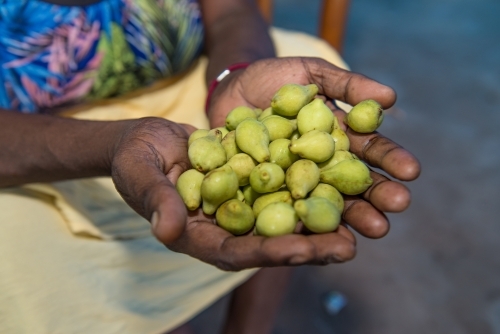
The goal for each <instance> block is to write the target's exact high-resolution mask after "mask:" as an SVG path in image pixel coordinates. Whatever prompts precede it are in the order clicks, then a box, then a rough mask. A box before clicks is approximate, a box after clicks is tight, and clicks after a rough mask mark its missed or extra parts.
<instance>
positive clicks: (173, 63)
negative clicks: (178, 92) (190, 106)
mask: <svg viewBox="0 0 500 334" xmlns="http://www.w3.org/2000/svg"><path fill="white" fill-rule="evenodd" d="M202 42H203V26H202V21H201V14H200V10H199V7H198V4H197V2H196V1H195V0H100V1H99V0H50V1H49V0H44V1H42V0H0V107H1V108H4V109H11V110H19V111H22V112H28V113H29V112H31V113H33V112H40V111H43V110H44V109H50V108H52V107H57V106H62V105H68V104H74V103H77V102H81V101H86V100H93V99H99V98H106V97H112V96H117V95H121V94H124V93H127V92H129V91H132V90H134V89H136V88H140V87H143V86H145V85H147V84H149V83H151V82H153V81H155V80H157V79H159V78H164V77H168V76H171V75H172V74H175V73H177V72H179V71H182V70H184V69H186V68H187V67H188V66H189V65H190V64H191V63H192V62H193V60H194V59H195V58H196V57H197V56H198V54H199V52H200V50H201V47H202Z"/></svg>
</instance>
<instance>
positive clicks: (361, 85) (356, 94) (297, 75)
mask: <svg viewBox="0 0 500 334" xmlns="http://www.w3.org/2000/svg"><path fill="white" fill-rule="evenodd" d="M226 79H227V80H226ZM226 79H224V80H223V81H222V82H221V83H220V85H219V86H218V87H217V89H216V90H215V91H214V95H213V97H212V99H211V105H210V108H209V118H210V124H211V126H212V127H216V126H221V125H223V124H224V120H225V117H226V115H227V114H228V113H229V112H230V111H231V110H232V109H233V108H235V107H237V106H240V105H247V106H250V107H258V108H262V109H264V108H267V107H269V106H270V102H271V99H272V97H273V95H274V93H275V92H276V91H278V89H279V88H280V87H281V86H283V85H284V84H287V83H296V84H302V85H305V84H311V83H314V84H316V85H317V86H318V88H319V93H318V94H320V95H322V96H324V97H326V99H327V100H340V101H343V102H345V103H348V104H350V105H355V104H357V103H359V102H361V101H363V100H365V99H374V100H376V101H378V102H379V103H380V104H381V105H382V107H383V108H384V109H387V108H389V107H391V106H392V105H394V103H395V102H396V93H395V92H394V90H393V89H392V88H390V87H388V86H385V85H382V84H380V83H378V82H376V81H374V80H372V79H369V78H367V77H365V76H363V75H360V74H357V73H353V72H349V71H346V70H343V69H340V68H338V67H336V66H334V65H332V64H331V63H328V62H327V61H325V60H322V59H319V58H303V57H293V58H271V59H264V60H261V61H257V62H255V63H253V64H251V65H250V66H249V67H247V68H246V69H245V70H239V71H236V72H234V73H232V74H230V75H229V76H228V77H226ZM328 105H329V106H330V107H331V109H332V110H333V111H334V113H335V114H336V116H337V117H338V118H339V121H340V122H339V123H340V124H341V125H342V126H344V129H345V125H344V124H343V118H344V114H345V113H344V112H343V111H341V110H338V109H336V108H335V106H334V104H332V103H331V102H330V103H328ZM347 135H348V137H349V139H350V142H351V148H350V150H351V151H352V152H353V153H355V154H356V155H357V156H358V157H359V158H360V159H362V160H364V161H365V162H366V163H368V164H369V165H370V166H372V167H374V168H379V169H381V170H383V171H385V172H386V173H387V174H389V175H390V176H392V177H394V178H395V179H397V180H400V181H412V180H414V179H416V178H417V177H418V176H419V174H420V163H419V162H418V160H417V159H416V158H415V157H414V156H413V155H412V154H411V153H410V152H408V151H407V150H405V149H404V148H402V147H401V146H400V145H398V144H396V143H394V142H393V141H391V140H390V139H388V138H386V137H384V136H382V135H381V134H379V133H378V132H375V133H371V134H360V133H356V132H354V131H352V130H350V129H348V130H347ZM371 174H372V175H371V176H372V178H373V180H374V182H373V184H372V186H371V187H370V188H369V189H368V190H367V191H366V192H364V193H363V194H361V195H360V196H345V209H344V212H343V220H344V221H345V222H346V223H347V224H348V225H349V226H351V227H352V228H353V229H354V230H356V231H357V232H358V233H360V234H361V235H364V236H366V237H370V238H380V237H383V236H384V235H386V234H387V233H388V231H389V221H388V219H387V217H386V216H385V215H384V212H401V211H404V210H405V209H406V208H407V207H408V206H409V204H410V200H411V196H410V191H409V190H408V188H407V187H406V186H405V185H403V184H402V183H401V182H397V181H393V180H390V179H388V178H387V177H385V176H383V175H382V174H380V173H377V172H375V171H372V173H371ZM331 247H334V246H331Z"/></svg>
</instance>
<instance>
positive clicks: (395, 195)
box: [363, 171, 411, 212]
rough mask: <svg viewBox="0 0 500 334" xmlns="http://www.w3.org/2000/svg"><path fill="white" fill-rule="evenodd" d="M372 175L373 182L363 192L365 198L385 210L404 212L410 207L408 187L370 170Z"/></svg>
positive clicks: (379, 208)
mask: <svg viewBox="0 0 500 334" xmlns="http://www.w3.org/2000/svg"><path fill="white" fill-rule="evenodd" d="M370 177H371V178H372V180H373V183H372V185H371V186H370V188H368V190H367V191H365V192H364V193H363V198H364V199H366V200H367V201H369V202H370V203H371V204H372V205H373V206H374V207H376V208H377V209H378V210H380V211H383V212H402V211H404V210H406V209H407V208H408V206H409V205H410V202H411V195H410V191H409V190H408V188H406V187H405V186H404V185H403V184H401V183H399V182H394V181H391V180H389V179H388V178H387V177H385V176H383V175H381V174H379V173H376V172H373V171H371V172H370Z"/></svg>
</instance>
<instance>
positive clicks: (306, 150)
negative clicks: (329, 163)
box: [289, 130, 335, 163]
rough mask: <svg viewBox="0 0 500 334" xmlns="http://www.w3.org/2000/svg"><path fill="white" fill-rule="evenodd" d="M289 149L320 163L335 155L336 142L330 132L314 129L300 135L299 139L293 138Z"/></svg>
mask: <svg viewBox="0 0 500 334" xmlns="http://www.w3.org/2000/svg"><path fill="white" fill-rule="evenodd" d="M289 149H290V152H292V153H293V154H297V155H299V156H300V157H301V158H304V159H309V160H311V161H314V162H316V163H319V162H323V161H326V160H328V159H330V158H331V157H332V156H333V153H334V152H335V142H334V141H333V137H332V136H331V134H330V133H327V132H324V131H319V130H312V131H309V132H307V133H305V134H303V135H302V136H300V138H299V139H294V140H292V141H291V142H290V146H289Z"/></svg>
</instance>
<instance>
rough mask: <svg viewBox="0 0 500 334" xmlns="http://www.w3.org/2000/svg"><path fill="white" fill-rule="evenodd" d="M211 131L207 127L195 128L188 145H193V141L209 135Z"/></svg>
mask: <svg viewBox="0 0 500 334" xmlns="http://www.w3.org/2000/svg"><path fill="white" fill-rule="evenodd" d="M208 133H209V130H206V129H198V130H195V131H194V132H193V133H191V135H190V136H189V139H188V147H189V146H191V144H192V143H193V141H195V140H196V139H198V138H201V137H205V136H206V135H208Z"/></svg>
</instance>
